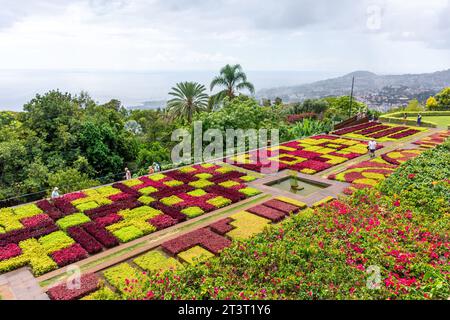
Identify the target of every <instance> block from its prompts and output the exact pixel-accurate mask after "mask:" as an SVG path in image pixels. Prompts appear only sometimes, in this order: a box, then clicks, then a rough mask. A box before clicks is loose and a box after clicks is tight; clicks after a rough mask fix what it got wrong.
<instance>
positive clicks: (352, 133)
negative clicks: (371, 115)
mask: <svg viewBox="0 0 450 320" xmlns="http://www.w3.org/2000/svg"><path fill="white" fill-rule="evenodd" d="M426 130H427V129H425V128H416V127H414V128H413V127H409V126H398V125H392V124H381V123H380V122H366V123H363V124H359V125H356V126H352V127H347V128H344V129H340V130H336V131H334V132H333V134H335V135H339V136H345V137H349V138H356V139H374V140H377V141H380V142H383V141H398V140H400V139H404V138H407V137H409V136H412V135H415V134H417V133H420V132H423V131H426Z"/></svg>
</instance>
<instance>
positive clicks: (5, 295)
mask: <svg viewBox="0 0 450 320" xmlns="http://www.w3.org/2000/svg"><path fill="white" fill-rule="evenodd" d="M0 296H1V299H2V300H49V298H48V296H47V295H46V294H45V293H44V290H43V289H42V288H41V287H40V286H39V283H38V282H37V280H36V278H34V276H33V274H32V273H31V272H30V270H29V269H28V268H22V269H18V270H15V271H12V272H9V273H7V274H4V275H0Z"/></svg>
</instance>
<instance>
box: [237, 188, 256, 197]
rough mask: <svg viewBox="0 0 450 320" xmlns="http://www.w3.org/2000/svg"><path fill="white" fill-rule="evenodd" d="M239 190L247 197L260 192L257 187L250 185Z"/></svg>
mask: <svg viewBox="0 0 450 320" xmlns="http://www.w3.org/2000/svg"><path fill="white" fill-rule="evenodd" d="M239 192H240V193H243V194H245V195H246V196H247V197H253V196H256V195H257V194H260V193H261V191H259V190H258V189H255V188H251V187H247V188H243V189H240V190H239Z"/></svg>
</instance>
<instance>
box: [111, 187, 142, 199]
mask: <svg viewBox="0 0 450 320" xmlns="http://www.w3.org/2000/svg"><path fill="white" fill-rule="evenodd" d="M112 186H113V188H116V189H119V190H120V191H122V192H124V193H128V194H130V195H131V196H133V197H135V198H138V197H140V195H141V194H140V193H139V192H138V191H136V190H134V189H133V188H130V187H129V186H126V185H124V184H123V183H114V184H113V185H112Z"/></svg>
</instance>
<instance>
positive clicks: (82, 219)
mask: <svg viewBox="0 0 450 320" xmlns="http://www.w3.org/2000/svg"><path fill="white" fill-rule="evenodd" d="M89 221H91V219H89V217H88V216H86V215H85V214H83V213H75V214H72V215H70V216H66V217H64V218H62V219H59V220H58V221H56V224H57V225H58V226H59V227H60V228H61V229H63V230H67V229H68V228H70V227H74V226H78V225H80V224H84V223H87V222H89Z"/></svg>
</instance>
